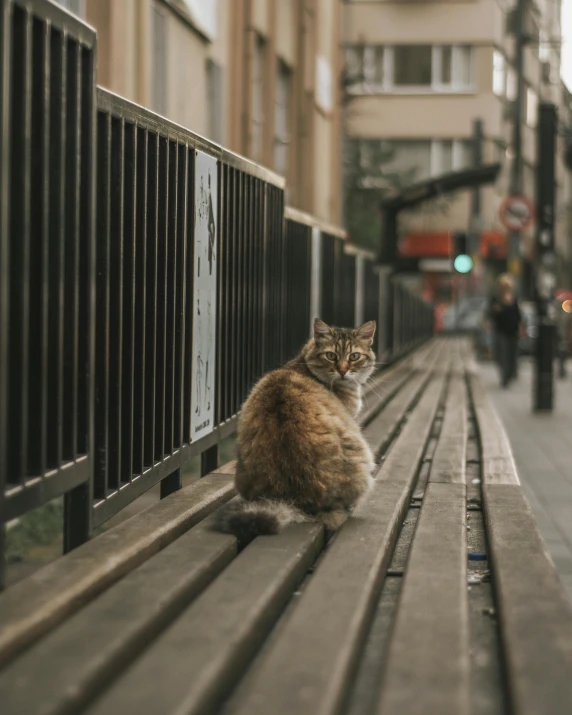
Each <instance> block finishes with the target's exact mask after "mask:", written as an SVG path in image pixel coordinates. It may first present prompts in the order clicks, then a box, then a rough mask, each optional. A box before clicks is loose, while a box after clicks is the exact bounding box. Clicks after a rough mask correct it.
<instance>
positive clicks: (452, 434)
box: [429, 363, 467, 484]
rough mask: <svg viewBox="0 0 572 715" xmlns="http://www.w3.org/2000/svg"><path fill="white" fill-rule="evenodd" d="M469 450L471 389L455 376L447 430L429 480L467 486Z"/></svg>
mask: <svg viewBox="0 0 572 715" xmlns="http://www.w3.org/2000/svg"><path fill="white" fill-rule="evenodd" d="M453 369H455V363H453ZM466 451H467V388H466V385H465V381H464V380H463V378H462V377H460V376H456V375H454V376H453V377H452V378H451V381H450V383H449V389H448V394H447V401H446V404H445V416H444V418H443V427H442V429H441V435H440V436H439V441H438V443H437V448H436V449H435V454H434V456H433V463H432V465H431V473H430V475H429V481H431V482H448V483H456V484H464V483H465V459H466Z"/></svg>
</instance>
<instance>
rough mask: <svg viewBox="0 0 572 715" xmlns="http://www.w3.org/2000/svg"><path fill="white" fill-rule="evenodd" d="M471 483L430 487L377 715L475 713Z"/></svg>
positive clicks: (406, 581) (414, 545) (403, 595)
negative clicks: (467, 514) (471, 629)
mask: <svg viewBox="0 0 572 715" xmlns="http://www.w3.org/2000/svg"><path fill="white" fill-rule="evenodd" d="M458 456H459V455H458ZM465 492H466V487H465V485H464V484H459V483H448V484H439V483H432V484H429V486H428V487H427V490H426V492H425V497H424V500H423V506H422V509H421V514H420V517H419V523H418V525H417V528H416V530H415V537H414V540H413V544H412V547H411V553H410V555H409V559H408V564H407V570H406V573H405V581H404V584H403V590H402V593H401V597H400V600H399V610H398V613H397V618H396V622H395V625H394V632H393V636H392V640H391V643H390V647H389V653H388V660H387V666H386V669H385V673H384V679H383V682H382V691H381V692H382V694H381V699H380V702H379V705H378V709H377V712H379V713H380V714H381V713H383V715H402V713H407V715H465V714H467V713H468V712H469V701H470V681H469V674H470V666H469V614H468V599H467V542H466V526H465V506H466V505H465V498H466V495H465Z"/></svg>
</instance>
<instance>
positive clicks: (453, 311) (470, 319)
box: [443, 295, 491, 357]
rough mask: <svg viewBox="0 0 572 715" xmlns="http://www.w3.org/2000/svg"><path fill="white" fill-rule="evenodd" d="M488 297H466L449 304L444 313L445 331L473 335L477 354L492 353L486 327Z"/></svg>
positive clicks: (485, 354) (483, 355)
mask: <svg viewBox="0 0 572 715" xmlns="http://www.w3.org/2000/svg"><path fill="white" fill-rule="evenodd" d="M486 310H487V301H486V299H485V298H484V297H483V296H482V295H480V296H471V297H470V298H464V299H463V300H460V301H459V302H458V303H453V304H451V305H449V306H448V308H447V310H446V311H445V313H444V314H443V332H445V333H446V332H460V333H468V334H470V335H472V337H473V341H474V346H475V350H476V352H477V355H479V356H480V357H485V356H487V355H488V354H490V351H491V345H490V336H489V334H488V333H487V330H486V329H485V315H486Z"/></svg>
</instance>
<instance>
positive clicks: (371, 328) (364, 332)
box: [355, 320, 375, 345]
mask: <svg viewBox="0 0 572 715" xmlns="http://www.w3.org/2000/svg"><path fill="white" fill-rule="evenodd" d="M355 335H356V338H358V339H359V340H363V342H364V343H365V344H366V345H373V336H374V335H375V320H368V321H367V323H364V324H363V325H360V327H359V328H356V330H355Z"/></svg>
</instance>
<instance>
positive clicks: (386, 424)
mask: <svg viewBox="0 0 572 715" xmlns="http://www.w3.org/2000/svg"><path fill="white" fill-rule="evenodd" d="M440 350H441V346H440V345H439V344H437V343H435V344H433V345H432V350H431V353H430V355H429V356H428V359H427V361H426V362H425V363H424V367H423V368H419V369H417V370H416V371H415V372H414V374H413V376H412V377H411V379H409V380H408V381H407V382H406V384H405V385H404V386H403V387H402V389H401V391H400V392H398V394H397V395H396V396H395V397H394V398H393V399H392V400H391V401H390V402H389V404H388V405H387V407H385V409H384V410H383V411H382V412H380V414H379V415H377V416H376V417H375V418H374V419H373V420H372V421H371V422H370V423H369V424H368V426H367V427H366V428H365V429H364V430H363V435H364V437H365V439H366V441H367V442H368V444H369V445H370V446H371V448H372V449H373V451H374V452H375V453H376V454H378V453H382V452H383V451H384V450H385V448H386V447H387V445H388V444H389V442H390V440H391V438H392V437H393V435H394V433H395V430H396V429H397V428H398V426H399V425H400V423H401V421H402V420H403V418H404V417H405V415H406V414H407V411H408V410H409V409H410V407H411V405H412V403H413V402H414V401H415V400H416V399H417V397H418V396H419V394H420V392H421V390H422V389H423V387H424V385H425V384H426V383H427V380H428V374H429V372H430V371H431V370H433V369H434V368H435V365H436V364H437V362H438V358H439V356H440V354H441V353H440ZM445 364H446V365H448V364H449V363H448V362H445Z"/></svg>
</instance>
